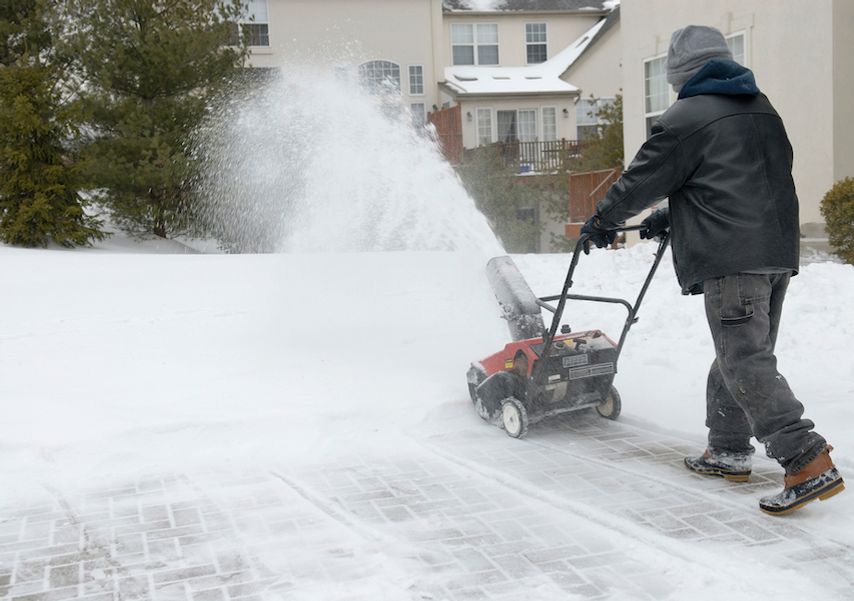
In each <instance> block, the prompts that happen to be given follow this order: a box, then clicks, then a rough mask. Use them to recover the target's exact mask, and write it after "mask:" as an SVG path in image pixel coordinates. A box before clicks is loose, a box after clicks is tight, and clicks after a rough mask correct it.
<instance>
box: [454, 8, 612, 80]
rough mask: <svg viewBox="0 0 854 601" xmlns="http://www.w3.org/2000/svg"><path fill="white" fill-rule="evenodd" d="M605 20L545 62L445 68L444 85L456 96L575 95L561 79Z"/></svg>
mask: <svg viewBox="0 0 854 601" xmlns="http://www.w3.org/2000/svg"><path fill="white" fill-rule="evenodd" d="M605 21H606V19H601V20H600V21H599V22H598V23H596V25H594V26H593V27H591V28H590V29H588V30H587V31H586V32H585V33H584V34H582V35H581V37H579V38H578V39H577V40H575V41H574V42H573V43H572V44H570V45H569V46H567V47H566V48H564V49H563V50H561V51H560V52H558V53H557V54H556V55H554V56H553V57H552V58H550V59H549V60H547V61H546V62H544V63H540V64H538V65H528V66H525V67H476V66H459V65H458V66H454V67H445V81H444V84H445V85H446V86H448V87H449V88H451V89H452V90H453V91H454V92H456V93H457V95H459V96H469V95H481V94H549V93H561V92H563V93H572V92H578V88H577V87H575V86H574V85H572V84H571V83H569V82H566V81H564V80H562V79H561V78H560V76H561V75H562V74H563V73H564V71H566V70H567V69H568V68H569V67H570V66H571V65H572V64H573V63H574V62H575V61H576V60H577V59H578V57H579V56H581V53H582V52H584V50H585V49H586V48H587V46H588V45H589V44H590V42H591V41H592V40H593V38H595V37H596V34H597V33H598V32H599V30H600V29H601V28H602V26H603V25H604V24H605Z"/></svg>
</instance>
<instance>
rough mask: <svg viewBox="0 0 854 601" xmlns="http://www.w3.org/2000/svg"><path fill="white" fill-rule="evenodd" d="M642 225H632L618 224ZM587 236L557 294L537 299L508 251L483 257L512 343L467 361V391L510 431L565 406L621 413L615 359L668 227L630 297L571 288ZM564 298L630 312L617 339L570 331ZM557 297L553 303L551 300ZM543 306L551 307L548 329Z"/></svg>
mask: <svg viewBox="0 0 854 601" xmlns="http://www.w3.org/2000/svg"><path fill="white" fill-rule="evenodd" d="M640 229H641V226H629V227H622V228H618V229H617V230H616V231H618V232H625V231H633V230H640ZM587 240H588V236H581V238H579V240H578V243H577V244H576V247H575V251H574V252H573V255H572V260H571V261H570V265H569V269H568V271H567V274H566V279H565V281H564V285H563V289H562V290H561V293H560V294H558V295H553V296H545V297H540V298H537V297H536V296H535V295H534V293H533V292H532V291H531V289H530V287H529V286H528V284H527V282H525V279H524V278H523V277H522V274H521V273H520V272H519V270H518V268H517V267H516V265H515V264H514V263H513V260H512V259H511V258H510V257H496V258H494V259H491V260H490V261H489V263H487V277H488V279H489V282H490V284H491V286H492V289H493V291H494V292H495V296H496V299H497V300H498V303H499V305H501V308H502V310H503V312H504V316H503V317H504V318H505V319H506V320H507V325H508V327H509V329H510V333H511V335H512V336H513V342H510V343H508V344H507V345H505V346H504V348H503V349H501V350H500V351H498V352H497V353H494V354H492V355H490V356H488V357H486V358H484V359H482V360H480V361H478V362H475V363H472V365H471V367H470V368H469V370H468V374H467V379H468V386H469V394H470V395H471V400H472V403H473V404H474V406H475V410H476V411H477V413H478V415H480V416H481V417H482V418H483V419H484V420H486V421H488V422H490V423H493V424H495V425H498V426H501V427H503V428H504V430H505V431H506V432H507V434H508V435H510V436H512V437H514V438H521V437H522V436H524V435H525V434H526V433H527V430H528V425H529V424H532V423H535V422H537V421H540V420H542V419H544V418H547V417H551V416H555V415H560V414H562V413H566V412H569V411H578V410H581V409H586V408H591V407H595V408H596V411H598V413H599V414H600V415H601V416H602V417H606V418H609V419H616V418H617V416H618V415H619V414H620V408H621V400H620V395H619V393H618V392H617V389H616V388H615V387H614V384H613V382H614V376H615V375H616V373H617V360H618V359H619V356H620V351H621V350H622V347H623V343H624V342H625V339H626V335H627V334H628V332H629V329H630V328H631V327H632V325H633V324H634V323H636V322H637V320H638V318H637V313H638V309H639V308H640V304H641V301H642V300H643V297H644V295H645V294H646V291H647V289H648V288H649V284H650V282H651V281H652V277H653V275H654V274H655V271H656V269H657V268H658V264H659V263H660V262H661V258H662V256H663V255H664V251H665V250H666V248H667V245H668V242H669V234H668V233H665V234H664V235H663V237H661V238H660V239H659V243H658V249H657V251H656V253H655V258H654V261H653V264H652V267H651V268H650V270H649V273H648V274H647V277H646V280H645V281H644V283H643V286H642V288H641V290H640V293H639V294H638V297H637V300H636V301H635V303H634V304H631V303H629V302H628V301H627V300H624V299H621V298H611V297H603V296H589V295H581V294H570V293H569V289H570V288H571V287H572V276H573V273H574V272H575V267H576V265H577V264H578V260H579V258H580V255H581V254H582V249H583V247H584V243H585V242H586V241H587ZM567 300H577V301H591V302H602V303H614V304H619V305H622V306H623V307H625V308H626V310H627V312H628V316H627V318H626V321H625V323H624V325H623V331H622V333H621V335H620V338H619V341H618V342H614V341H613V340H612V339H611V338H609V337H608V336H606V335H605V334H604V333H602V332H601V331H600V330H587V331H580V332H572V331H571V329H570V327H569V326H568V325H566V324H563V325H561V321H562V317H563V311H564V306H565V304H566V301H567ZM554 301H557V306H556V307H555V306H553V305H551V304H550V303H552V302H554ZM543 309H545V310H547V311H549V312H551V313H552V314H553V315H552V320H551V325H550V327H549V328H548V329H546V328H545V325H544V322H543V317H542V310H543ZM558 328H560V332H558Z"/></svg>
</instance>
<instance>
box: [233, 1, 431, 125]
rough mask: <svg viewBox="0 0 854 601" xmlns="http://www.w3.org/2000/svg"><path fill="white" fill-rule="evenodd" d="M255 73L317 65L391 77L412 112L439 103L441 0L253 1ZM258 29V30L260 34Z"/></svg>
mask: <svg viewBox="0 0 854 601" xmlns="http://www.w3.org/2000/svg"><path fill="white" fill-rule="evenodd" d="M247 5H248V12H249V15H248V16H249V17H250V18H249V19H247V25H246V28H248V30H249V31H250V32H252V31H256V32H258V33H256V34H255V35H252V36H251V37H250V43H251V44H252V45H251V46H250V50H251V57H250V63H251V65H252V66H253V67H261V68H264V67H267V68H276V67H281V66H282V65H285V64H298V65H312V66H316V67H317V68H318V69H327V70H331V71H335V72H337V73H342V74H345V75H354V76H361V77H366V78H369V79H371V80H374V81H381V80H384V79H390V80H392V81H394V82H396V84H397V85H398V87H399V90H400V93H401V96H402V97H403V99H404V102H406V103H407V104H408V105H409V106H410V108H411V109H412V111H413V113H415V114H416V115H418V114H420V116H421V118H422V119H423V118H425V117H426V113H427V111H429V110H430V109H431V107H433V106H434V105H436V104H437V103H439V96H438V88H437V83H436V82H437V81H438V80H439V78H440V77H441V73H442V68H443V65H442V64H441V63H438V62H437V60H438V59H439V47H440V46H439V45H437V43H436V40H437V39H438V38H440V37H441V29H442V2H441V0H249V1H248V2H247ZM259 30H260V31H259Z"/></svg>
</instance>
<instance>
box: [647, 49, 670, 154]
mask: <svg viewBox="0 0 854 601" xmlns="http://www.w3.org/2000/svg"><path fill="white" fill-rule="evenodd" d="M666 61H667V57H666V56H660V57H658V58H653V59H650V60H648V61H645V62H644V64H643V70H644V83H643V90H644V111H643V112H644V118H645V119H646V137H647V138H648V137H649V136H650V135H652V124H653V123H654V122H655V119H656V117H658V116H659V115H660V114H662V113H663V112H664V111H666V110H667V107H668V105H669V104H670V97H669V92H668V88H667V66H666Z"/></svg>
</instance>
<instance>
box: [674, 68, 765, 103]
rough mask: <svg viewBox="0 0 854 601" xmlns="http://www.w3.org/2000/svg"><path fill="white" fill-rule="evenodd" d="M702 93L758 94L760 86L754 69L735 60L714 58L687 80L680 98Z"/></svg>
mask: <svg viewBox="0 0 854 601" xmlns="http://www.w3.org/2000/svg"><path fill="white" fill-rule="evenodd" d="M701 94H727V95H729V96H739V95H748V96H756V95H757V94H759V88H758V87H756V80H755V79H754V78H753V71H751V70H750V69H748V68H747V67H742V66H741V65H739V64H738V63H737V62H735V61H730V60H726V59H716V58H715V59H712V60H710V61H709V62H707V63H706V64H705V65H703V66H702V68H701V69H700V70H699V71H697V72H696V73H695V74H694V76H693V77H691V79H689V80H688V81H686V82H685V85H684V86H682V89H681V90H680V91H679V98H680V99H681V98H690V97H691V96H699V95H701Z"/></svg>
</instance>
